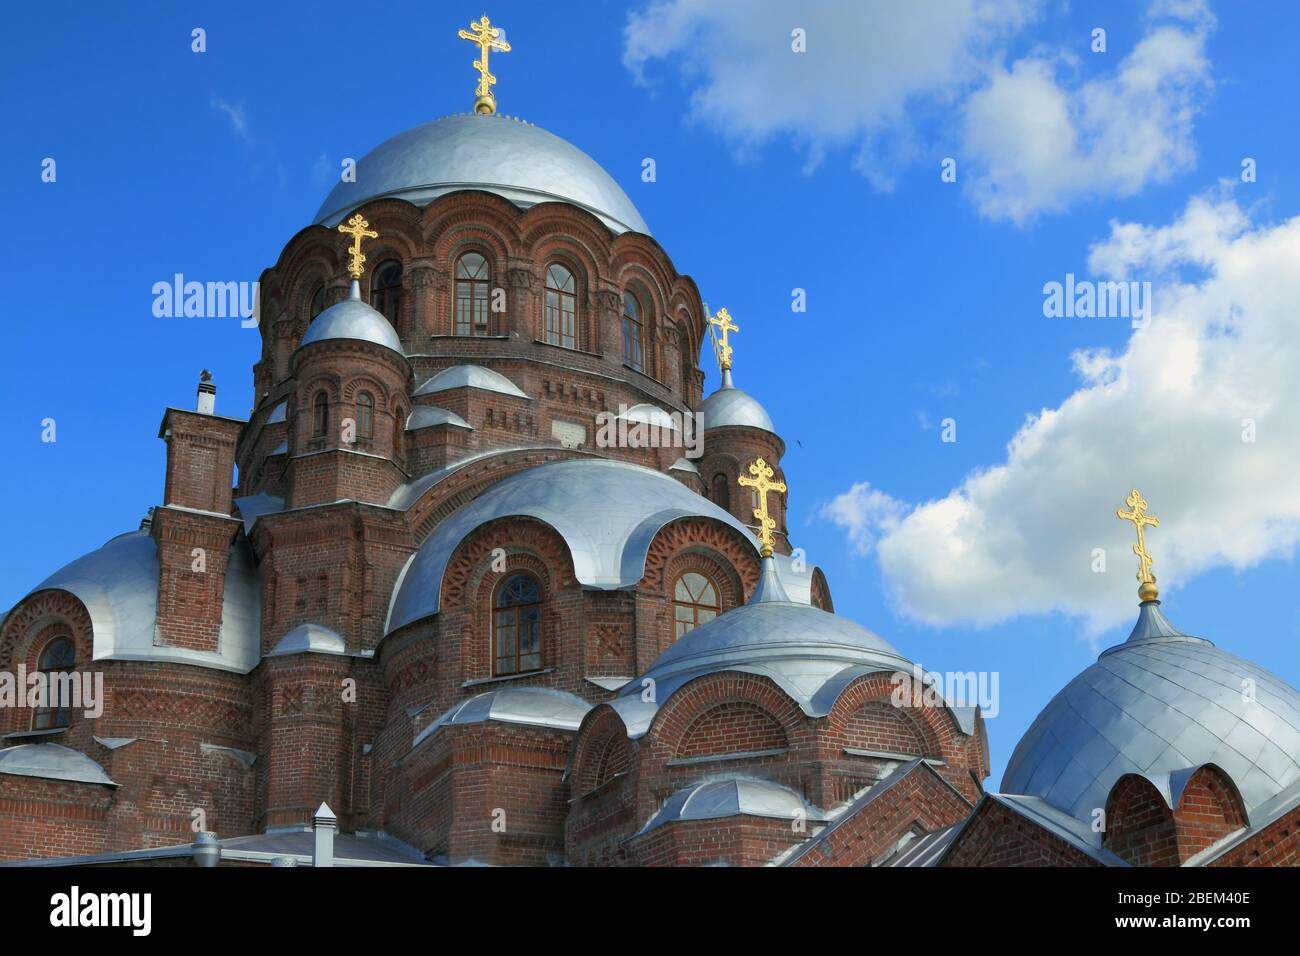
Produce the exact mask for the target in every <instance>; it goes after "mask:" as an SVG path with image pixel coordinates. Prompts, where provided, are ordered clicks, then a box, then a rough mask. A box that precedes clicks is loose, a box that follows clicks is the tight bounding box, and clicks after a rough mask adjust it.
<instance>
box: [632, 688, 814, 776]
mask: <svg viewBox="0 0 1300 956" xmlns="http://www.w3.org/2000/svg"><path fill="white" fill-rule="evenodd" d="M734 705H745V706H744V707H736V706H734ZM723 707H727V708H729V709H728V710H726V711H719V712H718V713H717V714H716V715H714V714H713V712H714V711H718V709H719V708H723ZM750 708H752V709H750ZM710 715H713V716H714V717H715V718H716V723H715V724H713V725H710V724H708V723H706V724H700V723H699V721H700V719H701V718H702V717H709V716H710ZM747 719H748V723H747ZM806 721H807V717H806V715H805V714H804V712H803V711H802V710H801V709H800V707H799V705H798V704H796V703H795V702H794V701H793V700H792V699H791V698H790V696H789V695H788V694H786V692H785V691H784V690H782V689H781V688H780V687H779V686H777V685H776V684H775V683H774V682H773V681H772V680H770V679H769V678H767V677H760V676H759V675H757V674H748V673H745V672H742V671H718V672H715V673H712V674H705V675H703V676H701V677H697V678H695V679H694V680H692V681H688V682H687V683H685V684H683V685H682V686H681V687H679V688H677V690H676V691H674V692H673V694H672V695H671V696H670V697H669V698H668V699H667V700H665V701H661V702H660V707H659V711H658V712H657V713H656V714H655V716H654V720H653V721H652V722H651V724H650V729H649V731H648V732H647V734H646V736H645V738H643V739H644V740H646V741H649V742H650V744H651V747H652V749H653V753H654V756H655V759H656V762H659V763H663V762H666V761H667V760H670V759H673V758H674V757H676V756H677V754H678V753H680V752H681V751H682V750H683V749H685V748H688V747H689V746H690V741H691V740H693V739H696V738H698V736H699V734H700V732H701V731H702V730H704V729H707V728H709V727H710V726H717V727H721V726H728V727H730V728H732V738H731V739H732V741H733V743H735V742H736V741H738V740H743V736H744V730H743V728H744V727H745V726H750V727H752V729H753V731H754V736H753V739H754V740H775V739H776V736H775V731H776V730H778V729H779V731H780V733H781V737H782V739H784V740H785V741H786V743H785V744H782V745H780V746H786V745H788V743H789V741H790V740H792V739H793V738H795V737H796V736H798V735H799V734H800V731H801V729H802V728H803V726H804V724H805V723H806ZM763 749H768V748H766V747H757V746H755V747H750V746H739V745H736V747H735V749H734V750H731V751H722V752H723V753H727V752H730V753H737V752H743V751H747V750H763Z"/></svg>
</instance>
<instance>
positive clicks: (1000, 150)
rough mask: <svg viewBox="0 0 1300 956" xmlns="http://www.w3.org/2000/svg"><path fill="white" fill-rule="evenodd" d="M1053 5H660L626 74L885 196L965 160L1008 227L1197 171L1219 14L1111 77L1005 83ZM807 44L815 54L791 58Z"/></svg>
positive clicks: (1153, 34)
mask: <svg viewBox="0 0 1300 956" xmlns="http://www.w3.org/2000/svg"><path fill="white" fill-rule="evenodd" d="M1041 5H1042V4H1041V0H911V2H908V3H906V4H884V3H852V4H840V3H815V4H811V5H808V6H805V7H800V8H793V7H792V6H791V5H790V4H789V3H787V2H783V0H657V2H655V3H652V4H651V5H650V6H649V7H648V8H647V9H645V10H644V11H643V12H641V13H634V14H632V15H631V16H630V17H629V19H628V23H627V26H626V28H625V31H624V56H623V60H624V63H625V64H626V65H627V67H628V68H629V69H630V70H631V71H632V72H633V73H634V74H635V75H636V76H637V77H638V78H640V79H642V80H645V79H646V77H647V74H648V72H649V69H648V68H649V67H650V65H651V64H652V63H655V62H656V61H665V62H670V63H672V64H673V65H675V66H676V67H677V68H678V69H679V71H680V73H681V75H682V77H683V79H684V81H685V82H686V83H687V84H688V86H689V87H690V88H691V89H692V92H691V99H690V115H691V116H692V117H693V118H694V119H697V120H700V121H703V122H705V123H707V124H709V125H711V126H713V127H714V128H716V129H718V130H719V131H720V132H722V133H723V135H724V136H725V137H726V138H727V139H728V140H729V141H730V142H731V143H732V144H733V145H735V146H737V147H739V148H740V149H741V150H748V149H752V148H754V147H756V146H758V145H760V144H762V143H765V142H768V141H770V140H772V139H773V138H776V137H789V138H790V139H792V140H793V141H795V142H796V143H797V144H798V145H799V146H800V147H801V148H802V149H803V150H804V151H805V153H806V156H807V162H806V166H807V167H808V168H811V167H814V166H816V165H817V164H818V163H819V162H820V161H821V160H822V158H823V157H824V156H825V155H826V153H827V152H828V151H830V150H832V149H836V148H850V149H851V150H852V158H851V160H850V161H851V164H852V166H853V168H854V169H855V170H857V171H858V172H859V173H861V174H862V175H863V176H865V177H866V178H867V179H868V181H869V182H871V184H872V185H873V186H874V187H875V188H877V189H881V190H889V189H891V188H893V186H894V184H895V181H896V179H897V176H898V174H899V173H900V172H901V171H903V170H905V169H908V168H909V167H911V166H912V165H914V164H917V163H932V164H933V167H934V176H935V178H936V181H937V178H938V168H939V160H940V159H942V158H943V157H944V156H946V155H949V154H952V155H954V158H956V159H957V160H958V169H959V176H958V179H959V181H960V182H962V183H963V185H964V186H965V188H966V192H967V195H968V196H970V198H971V199H972V201H973V202H974V203H975V204H976V207H977V208H978V209H979V210H980V212H981V213H982V214H984V215H986V216H988V217H990V218H994V219H1008V220H1011V221H1014V222H1017V223H1024V222H1027V221H1029V220H1031V219H1032V218H1033V217H1034V216H1035V215H1037V214H1039V213H1041V212H1052V211H1058V210H1061V209H1064V208H1065V207H1066V206H1068V205H1069V204H1070V203H1072V202H1075V201H1077V200H1080V199H1083V198H1087V197H1091V196H1096V195H1118V196H1126V195H1131V194H1133V193H1135V192H1137V191H1138V190H1139V189H1141V188H1142V187H1143V186H1145V185H1146V184H1148V183H1150V182H1159V181H1162V180H1165V179H1167V178H1169V177H1170V176H1172V175H1174V174H1175V173H1177V172H1179V171H1180V170H1184V169H1186V168H1188V167H1189V166H1191V165H1192V164H1193V163H1194V161H1195V150H1194V146H1193V142H1192V120H1193V118H1194V116H1195V114H1196V112H1197V109H1198V108H1199V105H1200V102H1201V100H1202V99H1203V98H1204V94H1205V93H1206V91H1207V90H1208V88H1209V63H1208V61H1207V59H1206V57H1205V40H1206V37H1207V35H1208V33H1209V32H1210V30H1212V29H1213V17H1212V16H1211V15H1210V13H1209V11H1208V9H1207V8H1206V6H1205V5H1204V3H1203V2H1201V0H1157V2H1155V3H1153V4H1152V5H1151V7H1150V8H1149V10H1148V17H1147V19H1148V24H1147V26H1148V30H1147V33H1146V34H1145V36H1144V37H1143V38H1142V39H1141V41H1140V42H1139V43H1138V44H1137V46H1136V47H1135V48H1134V49H1133V50H1132V52H1130V53H1129V54H1128V55H1127V56H1126V57H1124V58H1123V59H1122V60H1121V61H1120V63H1119V64H1118V65H1117V66H1115V67H1114V68H1111V69H1108V67H1109V66H1110V64H1111V63H1112V62H1113V60H1112V57H1113V56H1114V55H1113V54H1096V55H1094V54H1085V56H1087V57H1089V59H1086V60H1080V59H1079V58H1077V57H1073V56H1067V55H1065V54H1063V53H1053V52H1050V51H1040V52H1036V53H1034V54H1033V55H1031V56H1027V57H1024V58H1022V59H1019V60H1016V61H1015V62H1014V63H1012V64H1011V65H1010V66H1009V67H1008V66H1005V65H1004V63H1005V60H1006V57H1007V52H1008V51H1007V47H1008V45H1009V44H1010V43H1011V42H1012V41H1013V40H1014V39H1015V38H1016V37H1017V36H1018V35H1019V34H1020V33H1021V31H1022V30H1023V29H1024V27H1025V26H1026V24H1028V23H1029V22H1030V21H1032V20H1034V19H1035V18H1036V17H1037V16H1038V13H1039V9H1040V7H1041ZM796 28H798V29H803V30H804V31H806V36H807V52H805V53H802V54H797V53H793V52H792V51H791V31H792V30H794V29H796ZM1081 77H1082V78H1081ZM1088 77H1091V78H1088ZM954 130H955V132H954ZM954 136H955V137H956V138H955V139H954V138H953V137H954ZM959 147H960V148H959Z"/></svg>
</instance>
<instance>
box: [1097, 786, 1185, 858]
mask: <svg viewBox="0 0 1300 956" xmlns="http://www.w3.org/2000/svg"><path fill="white" fill-rule="evenodd" d="M1105 814H1106V815H1105V818H1104V819H1105V830H1104V831H1103V833H1102V845H1103V846H1105V847H1106V848H1107V849H1108V850H1110V851H1111V852H1113V853H1115V854H1116V855H1118V856H1120V857H1121V858H1123V859H1124V860H1126V861H1127V862H1129V863H1132V864H1135V865H1139V866H1170V865H1175V864H1176V863H1177V862H1178V836H1177V827H1176V826H1175V823H1174V814H1173V811H1172V810H1170V809H1169V805H1168V804H1167V803H1166V802H1165V798H1164V795H1163V794H1161V793H1160V791H1159V790H1157V789H1156V788H1155V785H1154V784H1152V783H1151V781H1150V780H1147V779H1146V778H1145V777H1143V776H1142V775H1141V774H1136V773H1129V774H1125V775H1124V776H1122V777H1120V778H1119V779H1118V780H1117V781H1115V785H1114V786H1112V787H1111V788H1110V793H1109V794H1107V796H1106V806H1105Z"/></svg>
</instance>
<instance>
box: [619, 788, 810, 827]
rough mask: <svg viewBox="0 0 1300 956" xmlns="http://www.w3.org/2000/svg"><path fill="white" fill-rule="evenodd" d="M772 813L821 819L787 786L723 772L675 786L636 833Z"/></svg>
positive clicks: (784, 817)
mask: <svg viewBox="0 0 1300 956" xmlns="http://www.w3.org/2000/svg"><path fill="white" fill-rule="evenodd" d="M735 816H751V817H773V818H776V819H778V820H794V819H796V818H799V817H802V818H803V819H805V820H809V821H820V820H822V819H824V815H823V814H822V812H821V811H820V810H818V809H817V808H816V807H814V806H813V805H812V804H810V803H808V802H807V801H805V800H804V799H803V797H802V796H801V795H800V794H798V793H797V792H795V791H794V790H791V789H790V788H789V787H785V786H782V785H781V784H779V783H774V782H772V781H771V780H762V779H759V778H755V777H744V776H739V775H737V776H726V777H721V778H716V779H712V780H706V781H703V782H701V783H695V784H691V785H690V786H689V787H684V788H683V789H681V790H678V791H677V792H676V793H674V794H673V795H672V796H670V797H669V798H668V799H667V800H665V801H664V805H663V806H662V807H661V808H660V809H659V812H658V813H656V814H655V815H654V816H652V817H651V818H650V819H649V820H648V821H646V825H645V826H644V827H642V828H641V830H640V832H639V833H638V834H637V835H638V836H640V835H641V834H643V833H648V832H650V831H651V830H654V829H656V828H658V827H661V826H663V825H664V824H666V823H675V822H677V821H679V820H719V819H723V818H726V817H735Z"/></svg>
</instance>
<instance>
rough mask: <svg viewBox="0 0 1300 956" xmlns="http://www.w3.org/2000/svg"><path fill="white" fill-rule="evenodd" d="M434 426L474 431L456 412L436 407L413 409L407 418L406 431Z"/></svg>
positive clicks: (424, 406) (421, 406)
mask: <svg viewBox="0 0 1300 956" xmlns="http://www.w3.org/2000/svg"><path fill="white" fill-rule="evenodd" d="M434 425H455V426H456V427H457V428H464V429H467V430H469V431H473V430H474V426H473V425H471V424H470V423H469V422H467V421H465V419H463V418H461V417H460V416H459V415H457V414H456V413H455V412H449V411H447V409H445V408H438V407H437V406H436V405H416V406H415V408H413V409H411V414H410V415H407V416H406V430H407V431H408V432H413V431H415V430H416V429H420V428H431V427H433V426H434Z"/></svg>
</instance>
